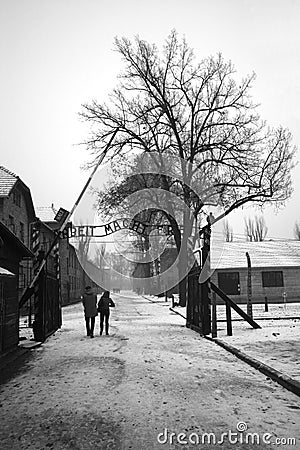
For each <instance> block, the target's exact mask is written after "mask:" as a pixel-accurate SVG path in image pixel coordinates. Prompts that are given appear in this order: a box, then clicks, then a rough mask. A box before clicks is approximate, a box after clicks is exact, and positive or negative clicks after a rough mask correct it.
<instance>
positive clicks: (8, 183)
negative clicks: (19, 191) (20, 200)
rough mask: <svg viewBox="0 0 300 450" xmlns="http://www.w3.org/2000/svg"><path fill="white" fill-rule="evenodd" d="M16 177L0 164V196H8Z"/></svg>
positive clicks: (16, 179)
mask: <svg viewBox="0 0 300 450" xmlns="http://www.w3.org/2000/svg"><path fill="white" fill-rule="evenodd" d="M18 179H19V177H18V176H17V175H16V174H15V173H13V172H11V171H10V170H8V169H6V168H5V167H3V166H0V197H8V196H9V194H10V192H11V190H12V188H13V187H14V185H15V184H16V182H17V181H18Z"/></svg>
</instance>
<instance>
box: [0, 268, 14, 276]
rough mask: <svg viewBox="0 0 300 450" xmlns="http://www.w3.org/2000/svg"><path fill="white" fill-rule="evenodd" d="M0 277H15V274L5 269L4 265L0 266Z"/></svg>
mask: <svg viewBox="0 0 300 450" xmlns="http://www.w3.org/2000/svg"><path fill="white" fill-rule="evenodd" d="M0 277H15V274H14V273H12V272H10V271H9V270H7V269H4V267H0Z"/></svg>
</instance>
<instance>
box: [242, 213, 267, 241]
mask: <svg viewBox="0 0 300 450" xmlns="http://www.w3.org/2000/svg"><path fill="white" fill-rule="evenodd" d="M267 232H268V227H267V226H266V223H265V219H264V218H263V216H259V217H258V216H255V218H254V219H251V218H248V219H245V235H246V237H247V239H248V240H249V241H250V242H252V241H255V242H261V241H263V240H264V239H265V237H266V235H267Z"/></svg>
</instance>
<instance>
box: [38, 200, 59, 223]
mask: <svg viewBox="0 0 300 450" xmlns="http://www.w3.org/2000/svg"><path fill="white" fill-rule="evenodd" d="M35 210H36V216H37V217H38V218H39V219H40V220H41V221H42V222H55V220H54V217H55V216H56V214H57V209H55V208H54V204H53V203H52V205H51V206H38V207H37V208H35Z"/></svg>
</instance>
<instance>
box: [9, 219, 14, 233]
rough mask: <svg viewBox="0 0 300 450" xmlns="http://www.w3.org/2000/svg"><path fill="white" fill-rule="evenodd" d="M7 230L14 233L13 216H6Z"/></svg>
mask: <svg viewBox="0 0 300 450" xmlns="http://www.w3.org/2000/svg"><path fill="white" fill-rule="evenodd" d="M8 228H9V229H10V231H12V232H13V233H15V219H14V217H13V216H8Z"/></svg>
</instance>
